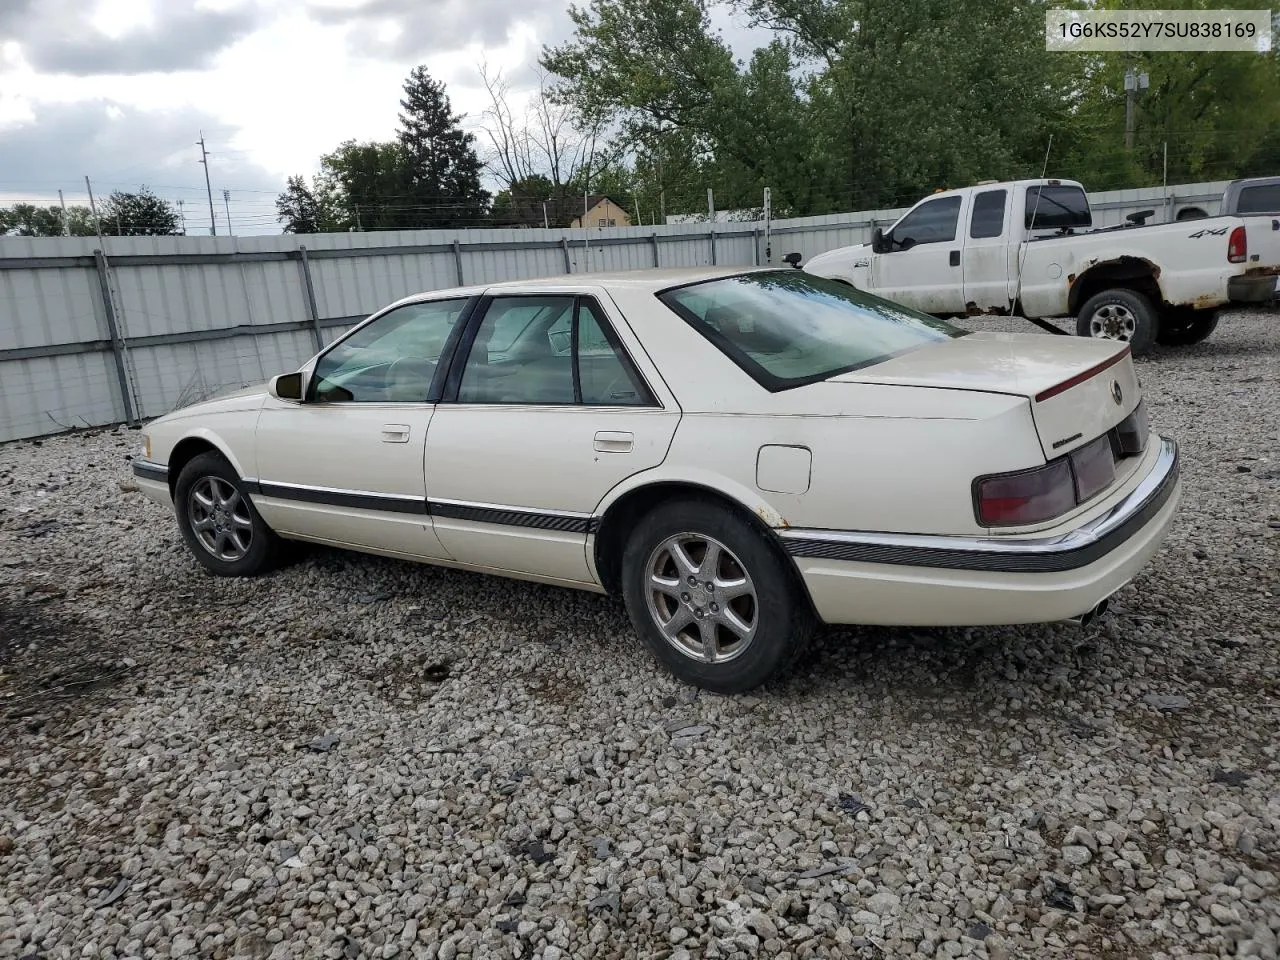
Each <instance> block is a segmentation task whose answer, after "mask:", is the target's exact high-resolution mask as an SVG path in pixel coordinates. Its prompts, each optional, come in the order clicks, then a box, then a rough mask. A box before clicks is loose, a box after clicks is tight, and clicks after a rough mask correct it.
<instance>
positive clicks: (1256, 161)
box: [1055, 0, 1280, 189]
mask: <svg viewBox="0 0 1280 960" xmlns="http://www.w3.org/2000/svg"><path fill="white" fill-rule="evenodd" d="M1100 6H1102V7H1105V8H1113V9H1119V8H1120V7H1121V4H1119V3H1117V2H1116V0H1106V2H1103V3H1101V4H1100ZM1163 6H1164V4H1163V3H1157V2H1154V0H1133V2H1129V0H1126V2H1125V3H1124V4H1123V7H1124V8H1126V9H1129V8H1151V9H1160V8H1163ZM1180 6H1181V5H1180ZM1185 6H1188V7H1193V8H1200V9H1205V8H1208V7H1209V5H1208V4H1206V3H1204V2H1201V0H1195V2H1191V3H1188V4H1185ZM1059 56H1067V57H1070V58H1072V59H1073V60H1074V66H1075V69H1076V71H1077V77H1078V80H1077V84H1076V86H1075V88H1074V89H1073V91H1072V106H1073V109H1072V116H1071V121H1070V129H1071V130H1072V133H1073V136H1072V137H1071V139H1070V141H1069V142H1068V143H1067V144H1066V145H1065V146H1066V150H1065V151H1064V156H1063V163H1062V165H1061V166H1060V167H1058V165H1057V164H1055V167H1058V168H1059V169H1063V170H1069V171H1070V172H1071V173H1070V175H1071V176H1074V177H1078V178H1079V179H1081V180H1082V181H1083V182H1085V183H1086V185H1088V186H1089V187H1090V188H1091V189H1120V188H1127V187H1135V186H1148V185H1154V184H1159V183H1160V182H1161V181H1162V179H1163V178H1164V176H1165V163H1166V156H1167V163H1168V182H1169V183H1186V182H1194V181H1201V180H1228V179H1232V178H1234V177H1237V176H1246V175H1257V174H1270V173H1275V172H1276V171H1277V170H1278V169H1280V53H1277V52H1275V51H1273V52H1271V53H1246V52H1233V53H1222V52H1203V51H1187V52H1157V53H1153V52H1138V53H1128V54H1126V53H1090V54H1075V55H1065V54H1059ZM1130 68H1132V69H1134V70H1135V71H1137V72H1139V73H1146V74H1147V75H1148V77H1149V78H1150V85H1149V87H1148V88H1147V89H1145V90H1141V91H1139V92H1138V93H1137V95H1136V97H1135V102H1134V142H1133V148H1132V149H1127V148H1126V147H1125V133H1124V129H1125V90H1124V75H1125V72H1126V70H1128V69H1130Z"/></svg>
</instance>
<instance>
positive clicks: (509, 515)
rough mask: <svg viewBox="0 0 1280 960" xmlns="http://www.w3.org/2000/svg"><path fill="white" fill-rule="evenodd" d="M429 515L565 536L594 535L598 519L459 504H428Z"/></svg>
mask: <svg viewBox="0 0 1280 960" xmlns="http://www.w3.org/2000/svg"><path fill="white" fill-rule="evenodd" d="M431 515H432V516H434V517H447V518H449V519H451V520H470V521H472V522H474V523H496V524H501V525H503V526H507V527H533V528H536V529H538V530H559V531H562V532H564V533H595V530H596V526H597V525H598V518H597V517H574V516H566V515H565V514H563V513H543V512H534V511H529V510H506V509H503V508H501V507H478V506H472V505H471V504H462V503H440V502H439V501H437V500H432V501H431Z"/></svg>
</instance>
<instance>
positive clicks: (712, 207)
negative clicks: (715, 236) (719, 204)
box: [707, 187, 716, 223]
mask: <svg viewBox="0 0 1280 960" xmlns="http://www.w3.org/2000/svg"><path fill="white" fill-rule="evenodd" d="M707 220H708V222H710V223H715V222H716V195H715V191H714V190H712V189H711V188H710V187H707Z"/></svg>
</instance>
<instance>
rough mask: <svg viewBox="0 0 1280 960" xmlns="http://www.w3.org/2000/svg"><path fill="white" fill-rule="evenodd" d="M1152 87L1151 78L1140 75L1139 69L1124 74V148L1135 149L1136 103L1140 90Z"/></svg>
mask: <svg viewBox="0 0 1280 960" xmlns="http://www.w3.org/2000/svg"><path fill="white" fill-rule="evenodd" d="M1150 85H1151V78H1150V77H1149V76H1147V74H1145V73H1139V72H1138V68H1137V67H1130V68H1129V69H1127V70H1126V71H1125V72H1124V148H1125V149H1126V150H1132V149H1133V114H1134V101H1135V99H1136V98H1137V96H1138V91H1139V90H1145V89H1147V87H1149V86H1150Z"/></svg>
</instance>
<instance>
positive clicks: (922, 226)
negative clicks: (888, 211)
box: [891, 197, 960, 246]
mask: <svg viewBox="0 0 1280 960" xmlns="http://www.w3.org/2000/svg"><path fill="white" fill-rule="evenodd" d="M959 219H960V198H959V197H939V198H938V199H937V200H927V201H925V202H924V203H922V204H920V206H918V207H916V208H915V209H914V210H912V211H911V212H910V213H908V214H907V215H906V216H905V217H903V218H902V219H901V220H899V221H898V224H897V226H895V227H894V228H893V230H892V231H891V235H892V237H893V242H894V243H897V244H902V245H904V246H914V245H916V244H919V243H947V242H949V241H951V240H954V239H955V238H956V222H957V221H958V220H959Z"/></svg>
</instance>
